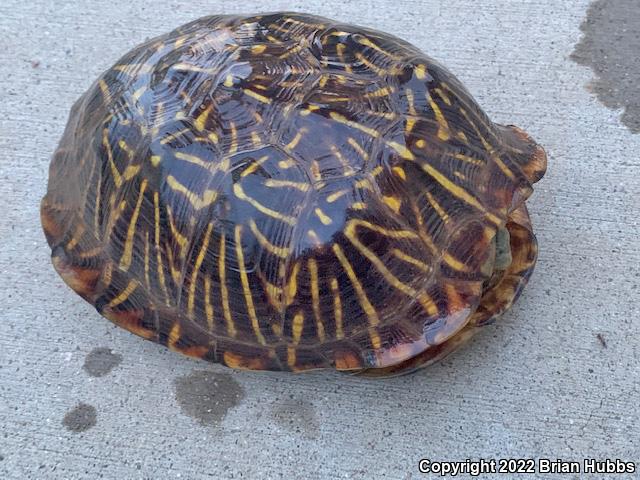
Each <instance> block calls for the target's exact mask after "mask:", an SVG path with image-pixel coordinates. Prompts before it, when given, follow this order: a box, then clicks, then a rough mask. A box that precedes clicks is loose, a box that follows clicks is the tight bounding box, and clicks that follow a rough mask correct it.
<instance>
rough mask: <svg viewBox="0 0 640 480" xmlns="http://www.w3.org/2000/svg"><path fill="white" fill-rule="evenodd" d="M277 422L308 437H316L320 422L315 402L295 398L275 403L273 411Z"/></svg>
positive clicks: (272, 413)
mask: <svg viewBox="0 0 640 480" xmlns="http://www.w3.org/2000/svg"><path fill="white" fill-rule="evenodd" d="M271 416H272V418H273V420H274V421H275V423H276V424H277V425H278V426H280V427H282V428H284V429H285V430H289V431H290V432H294V433H300V434H302V435H305V436H307V437H311V438H313V437H316V436H317V435H318V430H319V428H320V422H319V421H318V417H317V415H316V411H315V408H314V407H313V404H312V403H311V402H309V401H307V400H294V399H291V400H290V401H288V402H282V403H278V404H277V405H275V406H274V407H273V409H272V411H271Z"/></svg>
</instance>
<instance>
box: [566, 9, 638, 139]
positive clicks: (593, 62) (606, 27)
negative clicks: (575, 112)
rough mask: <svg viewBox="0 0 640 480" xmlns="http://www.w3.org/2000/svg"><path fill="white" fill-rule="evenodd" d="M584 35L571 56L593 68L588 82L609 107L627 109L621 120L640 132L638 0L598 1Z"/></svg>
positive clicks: (589, 13)
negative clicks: (592, 74)
mask: <svg viewBox="0 0 640 480" xmlns="http://www.w3.org/2000/svg"><path fill="white" fill-rule="evenodd" d="M580 29H581V30H582V32H583V37H582V40H581V41H580V43H578V45H576V48H575V50H574V52H573V54H572V55H571V58H572V59H573V60H574V61H575V62H577V63H579V64H580V65H585V66H588V67H591V68H592V69H593V71H594V72H595V74H596V76H597V79H596V80H594V81H593V82H592V84H591V85H589V89H590V90H592V91H593V92H594V93H595V94H596V95H597V96H598V99H599V100H600V101H601V102H602V103H603V104H604V105H605V106H607V107H609V108H615V109H618V108H624V113H623V114H622V118H621V120H622V123H624V125H626V126H627V127H628V128H629V129H630V130H631V131H632V132H633V133H640V82H639V81H638V79H639V78H640V55H639V52H640V8H639V5H638V0H597V1H596V2H594V3H592V4H591V6H590V7H589V10H588V12H587V18H586V19H585V21H584V22H583V23H582V25H581V26H580Z"/></svg>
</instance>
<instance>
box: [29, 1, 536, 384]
mask: <svg viewBox="0 0 640 480" xmlns="http://www.w3.org/2000/svg"><path fill="white" fill-rule="evenodd" d="M545 165H546V157H545V154H544V151H543V150H542V149H541V148H540V147H539V146H538V145H536V143H535V142H534V141H533V140H532V139H531V138H530V137H528V136H527V135H526V134H525V133H524V132H523V131H521V130H519V129H517V128H515V127H503V126H499V125H496V124H494V123H492V122H491V121H490V120H489V119H488V118H487V116H486V115H485V114H484V113H483V112H482V110H481V109H480V107H479V106H478V105H477V104H476V102H475V101H474V100H473V99H472V97H471V96H470V94H469V93H468V92H467V91H466V90H465V88H464V87H463V86H462V85H461V84H460V82H458V81H457V80H456V78H455V77H454V76H453V75H452V74H451V73H450V72H449V71H447V70H446V69H445V68H444V67H443V66H442V65H440V64H439V63H437V62H435V61H434V60H432V59H431V58H429V57H427V56H425V55H424V54H423V53H421V52H420V51H419V50H418V49H416V48H415V47H413V46H412V45H410V44H408V43H407V42H405V41H403V40H400V39H398V38H395V37H393V36H390V35H386V34H383V33H379V32H376V31H373V30H369V29H365V28H361V27H356V26H350V25H345V24H340V23H338V22H335V21H332V20H329V19H326V18H321V17H315V16H310V15H303V14H294V13H276V14H268V15H256V16H214V17H205V18H202V19H199V20H196V21H194V22H192V23H189V24H187V25H184V26H182V27H180V28H178V29H176V30H174V31H172V32H170V33H168V34H166V35H163V36H160V37H158V38H155V39H152V40H150V41H148V42H146V43H144V44H142V45H140V46H138V47H136V48H135V49H133V50H132V51H131V52H129V53H127V54H126V55H125V56H124V57H123V58H121V59H120V60H119V61H118V62H117V63H116V64H115V65H114V66H113V67H111V68H110V69H109V70H107V71H106V72H105V73H104V74H102V75H101V76H100V77H99V78H98V80H97V81H96V82H95V83H94V84H93V85H92V86H91V88H89V90H88V91H87V92H86V93H85V94H84V95H82V97H81V98H80V99H79V100H78V101H77V102H76V103H75V105H74V106H73V108H72V110H71V115H70V118H69V121H68V125H67V127H66V130H65V133H64V135H63V138H62V140H61V142H60V145H59V147H58V149H57V150H56V152H55V154H54V157H53V160H52V163H51V167H50V174H49V184H48V191H47V194H46V196H45V197H44V199H43V201H42V207H41V217H42V224H43V228H44V231H45V234H46V237H47V240H48V242H49V244H50V246H51V247H52V258H53V264H54V266H55V268H56V270H57V271H58V273H59V274H60V275H61V276H62V278H63V279H64V280H65V282H66V283H67V284H68V285H69V286H70V287H71V288H72V289H73V290H75V291H76V292H77V293H78V294H80V295H81V296H82V297H83V298H84V299H86V300H87V301H89V302H90V303H91V304H93V305H95V307H96V309H97V310H98V312H100V313H101V314H102V315H104V316H105V317H107V318H108V319H110V320H112V321H113V322H115V323H116V324H118V325H120V326H121V327H124V328H126V329H127V330H130V331H131V332H133V333H135V334H137V335H140V336H142V337H144V338H147V339H150V340H153V341H155V342H160V343H162V344H163V345H166V346H168V347H169V348H171V349H173V350H177V351H180V352H183V353H185V354H187V355H191V356H194V357H199V358H203V359H206V360H210V361H213V362H220V363H223V364H225V365H228V366H230V367H236V368H245V369H258V370H289V371H301V370H308V369H317V368H328V367H333V368H336V369H338V370H350V371H356V372H366V373H369V374H374V375H375V374H382V375H384V374H393V373H399V372H406V371H410V370H412V369H415V368H418V367H420V366H424V365H426V364H428V363H430V362H432V361H434V360H436V359H438V358H440V357H442V356H443V355H444V354H446V353H447V352H449V351H451V350H452V349H453V348H455V347H456V346H457V345H458V344H459V343H461V342H462V341H463V340H465V339H467V338H469V337H470V336H471V335H472V334H473V333H474V332H475V331H476V330H477V329H478V327H479V326H481V325H484V324H486V323H488V322H490V321H491V320H492V319H494V318H496V317H497V316H499V315H500V314H501V313H503V312H504V311H505V310H506V309H507V308H508V307H509V306H510V305H511V304H512V302H513V301H514V300H515V299H516V297H517V296H518V295H519V293H520V291H521V289H522V287H523V286H524V284H525V283H526V281H527V279H528V277H529V275H530V274H531V271H532V269H533V266H534V263H535V259H536V242H535V237H534V235H533V233H532V229H531V225H530V222H529V217H528V215H527V211H526V207H525V204H524V202H525V200H526V199H527V198H528V197H529V195H530V194H531V193H532V187H531V185H532V183H534V182H536V181H537V180H539V179H540V178H541V177H542V175H543V174H544V170H545ZM505 255H506V257H505ZM504 258H507V262H505V261H504Z"/></svg>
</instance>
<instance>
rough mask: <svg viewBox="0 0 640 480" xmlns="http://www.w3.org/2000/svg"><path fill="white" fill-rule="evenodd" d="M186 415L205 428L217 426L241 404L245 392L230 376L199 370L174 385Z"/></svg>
mask: <svg viewBox="0 0 640 480" xmlns="http://www.w3.org/2000/svg"><path fill="white" fill-rule="evenodd" d="M174 385H175V393H176V400H177V401H178V405H180V408H181V409H182V412H183V413H185V414H186V415H188V416H190V417H191V418H193V419H195V420H197V421H198V422H199V423H200V424H201V425H216V424H218V423H220V422H221V421H222V419H223V418H224V417H225V415H226V414H227V412H228V411H229V410H231V409H232V408H233V407H235V406H237V405H238V404H240V402H241V401H242V399H243V398H244V396H245V393H244V388H242V385H240V384H239V383H238V382H237V381H236V380H235V379H234V378H233V377H232V376H231V375H229V374H228V373H216V372H209V371H207V370H196V371H194V372H192V373H190V374H189V375H185V376H183V377H179V378H177V379H176V380H175V382H174Z"/></svg>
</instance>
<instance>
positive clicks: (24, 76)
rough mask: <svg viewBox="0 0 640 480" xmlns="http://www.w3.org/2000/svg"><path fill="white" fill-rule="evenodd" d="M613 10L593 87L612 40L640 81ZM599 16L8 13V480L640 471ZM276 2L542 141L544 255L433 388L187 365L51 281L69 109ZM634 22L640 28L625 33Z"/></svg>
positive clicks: (139, 9)
mask: <svg viewBox="0 0 640 480" xmlns="http://www.w3.org/2000/svg"><path fill="white" fill-rule="evenodd" d="M598 3H605V4H607V5H604V6H603V7H602V8H604V9H605V10H606V9H607V8H610V7H611V4H618V5H622V6H623V7H622V8H623V10H621V11H622V12H623V15H619V13H620V9H618V14H614V15H609V16H608V17H605V18H609V19H612V20H611V21H608V22H607V21H605V22H604V23H603V22H599V21H591V22H590V23H589V22H587V23H586V24H585V25H586V27H585V28H584V31H585V32H586V33H587V36H589V35H593V39H596V40H595V41H593V40H592V42H591V45H592V46H593V47H592V50H593V51H590V50H589V48H590V47H588V46H587V47H586V50H585V48H581V49H580V50H579V52H578V54H580V55H582V57H581V58H583V59H584V58H588V59H589V58H590V60H585V61H583V62H582V63H585V64H587V65H594V69H595V70H596V71H597V72H598V68H597V65H598V62H599V60H598V55H600V54H599V53H598V52H596V51H595V50H598V51H600V50H602V49H605V57H606V55H607V54H606V51H607V50H606V49H614V50H615V51H617V52H618V53H617V54H616V55H617V57H616V58H617V60H616V62H615V63H616V66H615V68H616V73H615V75H612V76H611V75H610V76H607V75H605V76H604V77H603V78H604V80H603V81H604V82H607V83H609V84H610V85H612V83H611V82H614V83H615V82H616V81H619V80H616V79H620V78H625V76H626V77H629V76H631V78H635V79H636V83H635V85H637V78H638V75H640V72H639V71H638V63H637V62H635V63H633V61H634V60H637V56H638V51H639V49H638V47H637V45H634V43H633V42H634V41H636V40H637V39H638V38H639V34H638V29H640V25H639V23H640V20H639V19H638V15H635V16H628V15H624V8H625V7H624V6H626V8H627V9H636V10H637V9H638V8H640V7H639V6H638V3H637V1H636V0H628V1H626V2H624V1H623V2H615V1H609V2H598ZM588 7H589V5H588V0H567V1H562V2H559V1H557V0H529V1H511V0H500V1H498V0H451V1H448V2H443V1H440V0H395V1H393V2H391V1H389V2H386V1H384V2H383V1H380V0H379V1H375V0H367V1H345V0H325V1H323V2H310V1H303V0H294V1H288V2H287V1H281V0H269V1H267V0H262V1H260V2H257V1H251V0H243V1H241V2H238V1H233V2H232V1H218V2H212V1H204V0H189V1H178V0H173V1H169V2H153V3H151V2H150V3H148V4H142V3H141V2H134V1H122V0H117V1H79V0H78V1H67V2H62V1H60V2H58V1H56V2H53V1H50V0H32V1H25V0H3V1H2V2H1V4H0V112H1V114H2V115H1V117H0V152H1V153H0V155H1V157H0V212H1V213H0V272H1V273H0V275H1V277H0V278H1V281H0V303H1V305H2V308H1V309H0V322H1V323H0V325H1V328H0V367H1V368H0V429H1V432H0V478H3V479H26V478H37V479H41V478H46V479H48V478H64V479H78V478H98V477H102V478H113V479H122V478H153V479H156V478H157V479H165V478H187V479H192V478H193V479H197V478H215V479H227V478H234V479H238V478H249V479H253V478H260V479H262V478H265V479H267V478H274V479H278V478H286V479H298V478H299V479H333V478H350V479H369V478H389V479H403V480H404V479H417V478H428V477H429V476H428V475H423V474H420V473H419V472H418V461H419V459H421V458H431V459H435V460H464V459H466V458H478V457H484V458H496V459H498V458H508V457H525V458H526V457H534V458H544V457H547V458H553V459H555V458H562V459H566V460H581V459H583V458H587V457H592V458H597V459H605V458H616V457H617V458H619V459H622V460H627V461H635V462H638V461H640V440H639V438H640V392H639V383H640V382H639V381H640V341H639V339H640V321H639V319H638V317H639V315H640V307H639V305H640V286H639V285H640V251H639V250H640V249H639V248H638V244H639V238H640V226H639V220H638V218H639V215H640V200H639V199H640V161H639V160H638V158H639V155H638V152H640V135H634V134H633V133H632V132H631V131H630V130H629V129H628V128H627V127H626V126H625V125H624V124H623V123H622V122H621V120H620V115H621V113H622V112H621V111H614V110H609V109H607V108H606V107H605V106H603V105H602V104H601V103H599V101H598V98H597V97H596V96H594V95H593V94H592V93H590V91H589V90H588V89H587V88H585V87H586V86H587V85H588V84H589V83H590V82H591V81H592V80H593V79H594V73H593V72H592V70H590V69H589V68H587V67H584V66H580V65H578V64H577V63H575V62H574V61H573V60H572V59H571V54H572V52H573V50H574V47H575V45H576V44H577V43H578V42H579V41H580V38H581V34H582V32H581V30H580V24H581V23H582V22H583V21H584V20H585V17H586V15H587V11H588ZM278 9H293V10H306V11H311V12H314V13H319V14H323V15H327V16H331V17H335V18H340V19H344V20H348V21H350V22H353V23H359V24H363V25H368V26H372V27H375V28H378V29H381V30H385V31H388V32H391V33H394V34H397V35H399V36H401V37H404V38H406V39H408V40H410V41H412V42H414V43H415V44H416V45H417V46H419V47H421V48H422V49H424V50H425V51H426V52H428V53H430V54H431V55H432V56H434V57H436V58H438V59H440V60H442V61H443V62H444V63H446V64H447V65H448V66H449V67H450V68H451V69H452V70H453V71H454V72H456V73H457V74H458V75H459V77H460V78H461V79H462V81H463V82H464V83H465V84H466V85H467V86H468V87H469V89H470V90H471V91H472V92H473V93H474V95H475V96H476V98H477V99H478V100H479V102H480V104H481V105H483V106H484V107H485V109H486V110H487V112H488V113H489V114H490V115H491V116H492V118H493V119H494V120H496V121H499V122H506V123H515V124H517V125H520V126H521V127H523V128H525V129H526V130H527V131H529V132H530V133H531V134H532V135H533V136H534V137H535V138H537V139H538V140H539V141H540V142H541V143H542V144H543V145H544V146H545V147H546V148H547V151H548V154H549V157H550V164H549V165H550V166H549V171H548V173H547V176H546V177H545V179H544V180H543V181H542V182H541V183H540V184H539V185H538V188H537V191H536V193H535V195H534V197H533V199H532V201H531V202H530V210H531V212H532V216H533V220H534V222H535V226H536V228H537V232H538V236H539V240H540V260H539V264H538V269H537V271H536V272H535V273H534V276H533V279H532V281H531V283H530V285H529V287H528V288H527V290H526V291H525V293H524V295H523V297H522V298H521V300H520V301H519V302H518V304H517V305H516V307H515V308H514V309H513V311H512V312H510V313H509V314H507V315H506V316H505V317H504V319H503V320H502V321H501V322H499V323H498V324H496V325H495V326H492V327H489V328H487V329H486V331H485V332H484V333H483V334H481V335H480V336H479V337H478V338H477V339H476V340H475V341H473V342H472V344H470V345H469V346H468V348H464V349H463V350H461V351H459V352H457V353H456V354H454V355H452V356H450V357H449V358H447V359H446V360H445V361H444V362H442V363H441V364H439V365H436V366H434V367H432V368H430V369H428V370H426V371H422V372H420V373H418V374H416V375H413V376H407V377H401V378H396V379H391V380H387V381H368V380H364V379H357V378H356V379H354V378H350V377H347V376H343V375H338V374H334V373H330V372H326V373H313V374H307V375H303V376H293V375H284V374H258V373H243V372H232V371H229V370H226V369H224V368H223V367H219V366H214V365H208V364H205V363H201V362H196V361H192V360H189V359H186V358H183V357H181V356H178V355H177V354H174V353H171V352H169V351H167V350H165V349H163V348H161V347H159V346H157V345H154V344H151V343H149V342H145V341H143V340H141V339H139V338H137V337H134V336H133V335H131V334H129V333H127V332H125V331H122V330H119V329H117V328H116V327H114V326H112V325H111V324H110V323H109V322H107V321H106V320H104V319H102V318H101V317H100V316H99V315H98V314H97V313H96V312H95V310H93V309H92V308H91V307H90V306H89V305H87V304H85V303H84V302H83V301H81V300H80V298H79V297H77V296H76V295H75V294H73V293H72V292H71V291H70V290H69V289H68V288H67V287H66V286H65V285H64V284H63V283H62V281H61V280H60V279H59V278H58V277H57V276H56V274H55V273H54V271H53V268H52V267H51V266H50V263H49V250H48V248H47V246H46V244H45V240H44V237H43V235H42V233H41V230H40V225H39V220H38V202H39V201H40V198H41V196H42V195H43V193H44V190H45V185H46V175H47V168H48V164H49V158H50V155H51V153H52V151H53V150H54V148H55V145H56V143H57V141H58V139H59V137H60V135H61V134H62V129H63V127H64V124H65V121H66V117H67V114H68V111H69V108H70V106H71V104H72V102H73V101H74V99H75V98H77V97H78V96H79V95H80V94H81V93H82V92H83V91H84V90H85V89H86V88H87V87H88V86H89V84H90V83H91V81H92V80H93V79H94V78H95V77H96V76H97V75H98V73H99V72H101V71H102V70H104V69H105V68H107V67H108V66H110V65H111V64H112V62H114V61H115V60H116V59H117V58H118V57H119V56H120V55H121V54H123V53H124V52H126V51H127V50H129V49H130V48H131V47H133V46H134V45H135V44H137V43H139V42H141V41H142V40H144V39H145V38H146V37H150V36H153V35H156V34H159V33H162V32H164V31H167V30H169V29H171V28H173V27H175V26H177V25H179V24H182V23H184V22H186V21H188V20H191V19H194V18H197V17H199V16H202V15H205V14H211V13H216V12H238V11H245V12H248V11H259V10H278ZM592 11H599V10H598V9H596V10H594V9H592ZM629 19H634V20H633V21H631V20H629ZM592 20H593V19H592ZM623 20H624V22H623ZM621 22H623V23H624V24H625V25H624V28H626V29H632V30H633V31H634V32H635V36H633V35H631V36H629V35H626V34H625V35H626V36H625V35H622V33H621V32H622V31H623V27H622V26H621ZM598 29H608V30H609V31H608V32H606V31H601V30H598ZM634 39H636V40H634ZM585 52H586V53H585ZM590 55H591V56H590ZM601 58H602V57H601ZM601 63H602V62H601V61H600V64H601ZM607 68H609V67H607V65H605V66H604V69H603V70H602V69H601V70H600V72H599V73H600V74H602V72H603V71H605V70H607ZM621 75H622V77H621ZM613 86H614V87H615V86H616V85H613ZM620 92H622V93H620ZM624 92H632V90H629V89H628V88H627V89H626V90H625V89H619V92H618V93H619V94H621V95H629V93H624ZM636 92H637V90H636ZM618 93H617V94H616V95H618ZM633 100H635V101H636V102H637V98H635V99H632V98H627V99H626V100H625V99H623V100H619V99H618V100H617V103H615V104H614V105H613V106H620V107H622V106H624V105H625V104H626V103H629V102H631V101H633ZM625 102H626V103H625ZM637 476H638V474H636V475H628V476H625V475H621V476H617V477H616V478H633V477H636V478H637ZM524 477H525V478H534V477H536V476H535V475H534V476H531V475H528V476H527V475H525V476H524ZM602 477H603V475H594V476H593V477H591V478H602ZM482 478H510V476H509V475H502V476H499V475H486V476H483V477H482ZM544 478H590V477H588V476H582V475H581V476H578V475H548V476H545V477H544Z"/></svg>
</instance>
